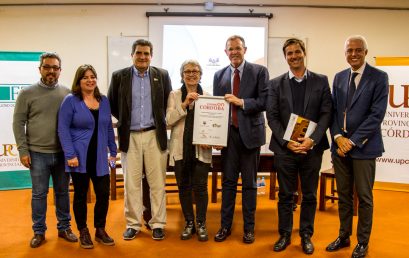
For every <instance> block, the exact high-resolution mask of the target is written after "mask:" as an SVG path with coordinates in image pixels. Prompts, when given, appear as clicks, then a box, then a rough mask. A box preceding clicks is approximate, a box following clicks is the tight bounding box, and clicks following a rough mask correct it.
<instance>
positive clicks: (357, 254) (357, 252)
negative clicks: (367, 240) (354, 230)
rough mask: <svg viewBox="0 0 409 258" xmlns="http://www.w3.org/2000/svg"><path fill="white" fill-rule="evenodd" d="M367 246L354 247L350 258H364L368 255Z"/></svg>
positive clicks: (358, 245)
mask: <svg viewBox="0 0 409 258" xmlns="http://www.w3.org/2000/svg"><path fill="white" fill-rule="evenodd" d="M368 247H369V246H368V244H359V243H358V244H357V245H356V246H355V249H354V251H353V252H352V256H351V257H352V258H361V257H365V256H366V254H367V253H368Z"/></svg>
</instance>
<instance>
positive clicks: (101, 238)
mask: <svg viewBox="0 0 409 258" xmlns="http://www.w3.org/2000/svg"><path fill="white" fill-rule="evenodd" d="M95 241H97V242H98V243H101V244H103V245H115V242H114V240H113V239H112V238H111V237H110V236H109V235H108V233H107V232H106V231H105V228H96V230H95Z"/></svg>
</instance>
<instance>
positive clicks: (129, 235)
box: [122, 228, 139, 240]
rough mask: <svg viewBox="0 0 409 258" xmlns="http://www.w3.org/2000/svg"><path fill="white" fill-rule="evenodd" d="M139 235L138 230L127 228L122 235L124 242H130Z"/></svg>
mask: <svg viewBox="0 0 409 258" xmlns="http://www.w3.org/2000/svg"><path fill="white" fill-rule="evenodd" d="M138 233H139V230H136V229H133V228H127V229H126V230H125V232H124V233H123V234H122V236H123V237H124V240H132V239H134V238H135V236H136V235H137V234H138Z"/></svg>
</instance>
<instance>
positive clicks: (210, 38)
mask: <svg viewBox="0 0 409 258" xmlns="http://www.w3.org/2000/svg"><path fill="white" fill-rule="evenodd" d="M267 33H268V19H267V18H234V17H233V18H232V17H226V18H223V17H162V16H161V17H155V16H153V17H152V16H151V17H149V40H150V41H151V42H152V44H153V58H152V65H154V66H158V67H162V68H164V69H166V70H168V71H169V74H170V76H171V79H172V87H173V89H178V88H180V87H181V85H182V83H181V77H180V66H181V64H182V63H183V62H184V61H185V60H187V59H195V60H197V61H198V62H199V63H200V65H201V66H202V69H203V75H202V80H201V85H202V87H203V89H204V90H205V91H207V92H209V93H211V94H212V93H213V85H212V84H213V75H214V73H215V72H216V71H217V70H219V69H221V68H223V67H225V66H227V65H229V63H230V61H229V59H228V57H227V56H226V53H225V52H224V49H225V44H226V40H227V38H228V37H229V36H231V35H240V36H242V37H243V38H244V40H245V41H246V46H247V52H246V55H245V59H246V60H247V61H249V62H252V63H257V64H261V65H264V66H267V60H266V59H267V54H266V53H267Z"/></svg>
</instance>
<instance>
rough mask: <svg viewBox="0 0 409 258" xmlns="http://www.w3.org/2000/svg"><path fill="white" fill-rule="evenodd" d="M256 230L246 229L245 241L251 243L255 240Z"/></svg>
mask: <svg viewBox="0 0 409 258" xmlns="http://www.w3.org/2000/svg"><path fill="white" fill-rule="evenodd" d="M254 239H255V238H254V231H244V235H243V243H246V244H251V243H253V242H254Z"/></svg>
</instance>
